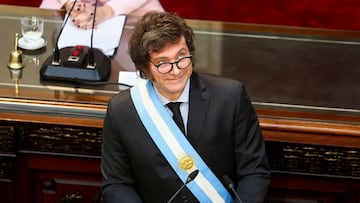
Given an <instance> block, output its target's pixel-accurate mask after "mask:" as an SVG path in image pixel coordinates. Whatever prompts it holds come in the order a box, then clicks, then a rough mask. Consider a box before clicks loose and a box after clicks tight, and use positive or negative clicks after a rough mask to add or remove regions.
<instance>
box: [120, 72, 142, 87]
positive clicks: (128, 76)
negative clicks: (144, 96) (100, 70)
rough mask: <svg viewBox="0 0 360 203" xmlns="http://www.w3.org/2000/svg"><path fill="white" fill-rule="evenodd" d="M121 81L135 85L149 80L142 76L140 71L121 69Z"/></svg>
mask: <svg viewBox="0 0 360 203" xmlns="http://www.w3.org/2000/svg"><path fill="white" fill-rule="evenodd" d="M118 81H119V83H123V84H127V85H130V86H135V85H138V84H142V83H145V82H146V81H147V80H145V79H142V78H140V76H139V73H138V72H134V71H120V72H119V79H118Z"/></svg>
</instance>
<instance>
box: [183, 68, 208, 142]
mask: <svg viewBox="0 0 360 203" xmlns="http://www.w3.org/2000/svg"><path fill="white" fill-rule="evenodd" d="M199 95H200V96H199ZM209 98H210V95H209V92H208V91H207V89H206V85H205V84H204V81H202V80H201V78H200V77H199V75H198V74H197V73H195V72H193V74H192V76H191V78H190V94H189V115H188V124H187V125H188V126H187V127H188V132H189V133H188V134H187V136H188V140H189V141H190V143H191V144H192V145H193V146H198V145H199V143H200V140H201V135H202V131H203V128H204V124H205V123H204V122H205V118H206V116H207V109H208V108H209Z"/></svg>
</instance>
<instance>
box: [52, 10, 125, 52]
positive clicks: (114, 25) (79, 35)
mask: <svg viewBox="0 0 360 203" xmlns="http://www.w3.org/2000/svg"><path fill="white" fill-rule="evenodd" d="M65 19H66V17H65ZM125 21H126V16H125V15H120V16H115V17H113V18H111V19H109V20H106V21H104V22H102V23H100V24H99V25H97V28H95V29H94V33H93V47H94V48H98V49H100V50H101V51H102V52H103V53H104V54H105V55H108V56H112V55H113V54H114V53H115V49H116V48H117V47H118V46H119V42H120V38H121V35H122V32H123V29H124V25H125ZM64 22H65V21H64ZM76 45H84V46H88V47H90V45H91V29H88V30H84V29H79V28H78V27H77V26H76V25H75V24H74V23H73V22H72V20H71V19H69V20H68V21H67V22H66V25H65V26H64V30H63V32H62V34H61V35H60V38H59V42H58V47H59V48H60V49H61V48H64V47H72V46H76Z"/></svg>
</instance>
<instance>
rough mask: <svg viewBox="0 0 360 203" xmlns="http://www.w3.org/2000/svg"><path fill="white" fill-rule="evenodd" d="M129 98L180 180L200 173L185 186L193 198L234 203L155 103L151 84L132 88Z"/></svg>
mask: <svg viewBox="0 0 360 203" xmlns="http://www.w3.org/2000/svg"><path fill="white" fill-rule="evenodd" d="M130 94H131V98H132V101H133V103H134V105H135V108H136V111H137V113H138V115H139V117H140V119H141V121H142V123H143V124H144V126H145V128H146V130H147V131H148V132H149V134H150V136H151V138H152V139H153V141H154V142H155V144H156V145H157V146H158V148H159V149H160V151H161V153H162V154H163V155H164V156H165V158H166V159H167V161H168V162H169V164H170V165H171V167H172V168H173V169H174V170H175V172H176V173H177V175H178V176H179V177H180V179H181V180H182V181H183V182H184V183H185V181H186V179H187V177H188V175H189V174H190V173H191V172H193V171H195V170H199V174H198V175H197V176H196V178H195V179H194V180H193V181H192V182H190V183H188V184H187V185H186V186H187V187H188V188H189V190H190V191H191V192H192V193H193V194H194V196H195V197H196V198H197V199H198V200H199V201H200V202H216V203H218V202H219V203H220V202H226V203H230V202H233V199H232V197H231V195H230V193H229V192H228V191H227V190H226V188H225V187H224V186H223V185H222V183H221V182H220V181H219V179H218V178H217V177H216V176H215V175H214V174H213V172H212V171H211V170H210V168H209V167H208V166H207V165H206V163H205V162H204V161H203V160H202V158H201V157H200V155H199V154H198V153H197V152H196V150H195V149H194V148H193V147H192V145H191V144H190V143H189V142H188V140H187V139H186V138H185V136H184V135H183V134H182V132H181V130H180V129H179V127H178V126H177V125H176V123H175V122H174V120H173V119H172V118H171V116H170V114H169V113H168V112H167V110H166V108H165V107H164V106H163V105H162V104H161V102H160V101H159V100H158V99H157V96H156V93H155V90H154V87H153V86H152V83H151V82H150V81H148V82H147V83H146V84H140V85H137V86H134V87H133V88H131V89H130Z"/></svg>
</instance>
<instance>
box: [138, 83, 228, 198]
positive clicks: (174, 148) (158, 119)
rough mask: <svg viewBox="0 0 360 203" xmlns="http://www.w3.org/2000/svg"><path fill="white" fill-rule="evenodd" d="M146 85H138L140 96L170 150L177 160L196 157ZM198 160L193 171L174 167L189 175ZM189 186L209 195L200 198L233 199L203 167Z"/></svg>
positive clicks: (178, 166)
mask: <svg viewBox="0 0 360 203" xmlns="http://www.w3.org/2000/svg"><path fill="white" fill-rule="evenodd" d="M148 83H149V82H148ZM146 85H149V84H141V85H138V86H137V88H138V90H139V96H140V98H141V101H142V104H143V105H144V108H145V109H146V111H147V114H148V116H149V117H150V118H151V120H152V121H153V124H154V125H155V126H156V129H157V130H158V131H159V135H160V136H161V137H162V139H163V141H164V142H165V143H166V145H167V147H168V148H169V149H170V150H169V152H171V153H172V154H174V156H175V157H176V158H177V160H179V159H181V158H182V157H183V156H185V155H190V156H192V157H194V156H193V154H189V152H187V153H186V152H185V150H184V148H183V147H182V145H181V144H180V143H179V141H178V140H177V139H176V137H175V136H174V134H173V133H174V132H173V131H172V130H174V129H170V128H171V127H169V124H167V123H166V122H165V119H164V118H163V117H162V116H161V114H160V113H159V111H158V109H156V106H155V104H154V103H153V100H152V99H151V96H150V95H149V92H148V90H147V87H146ZM135 88H136V87H135ZM169 117H170V115H169ZM170 118H171V117H170ZM171 121H172V119H171ZM174 125H176V124H175V122H174ZM176 130H177V131H180V130H179V129H178V128H177V127H176ZM184 139H185V138H184ZM189 145H190V144H189ZM195 153H196V152H195ZM196 155H197V154H196ZM197 162H198V160H195V165H194V167H193V168H191V171H189V170H188V171H185V170H183V169H181V168H180V165H179V164H178V165H177V167H173V168H174V170H175V171H177V173H178V174H184V173H185V174H187V175H188V174H190V173H191V172H192V171H194V170H196V169H198V167H199V166H198V165H197ZM206 173H207V172H206ZM187 175H186V176H187ZM179 177H181V176H179ZM183 181H185V180H183ZM195 183H196V186H195V185H193V184H195ZM188 187H189V188H191V187H194V188H200V189H201V190H202V192H203V193H205V194H206V196H207V197H200V196H203V195H201V194H199V195H200V196H197V197H198V198H206V199H207V198H209V200H211V201H212V202H216V203H222V202H226V201H230V202H231V201H232V200H224V198H223V197H222V196H221V195H220V194H219V192H218V190H216V189H215V188H214V186H213V185H212V184H211V183H210V182H209V180H208V179H207V178H206V177H205V176H204V174H203V173H202V170H201V168H200V169H199V174H198V175H197V177H196V178H195V179H194V181H193V182H191V183H190V184H188ZM199 200H200V199H199ZM204 200H205V199H203V201H204Z"/></svg>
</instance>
